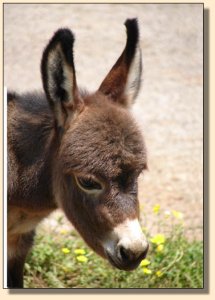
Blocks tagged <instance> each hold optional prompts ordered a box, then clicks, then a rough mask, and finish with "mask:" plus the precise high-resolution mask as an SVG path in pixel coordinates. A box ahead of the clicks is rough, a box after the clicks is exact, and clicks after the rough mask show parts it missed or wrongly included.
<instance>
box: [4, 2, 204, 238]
mask: <svg viewBox="0 0 215 300" xmlns="http://www.w3.org/2000/svg"><path fill="white" fill-rule="evenodd" d="M132 17H138V19H139V24H140V32H141V47H142V51H143V64H144V75H143V80H144V82H143V86H142V89H141V93H140V94H139V97H138V99H137V102H136V104H135V107H134V114H135V115H136V117H137V119H138V122H139V124H140V126H141V128H142V130H143V132H144V134H145V139H146V144H147V147H148V153H149V172H147V173H146V174H145V175H144V178H143V177H141V178H140V184H139V189H140V200H141V202H142V203H144V204H145V209H146V210H151V208H152V206H153V205H154V204H155V203H160V204H161V206H162V207H163V208H164V209H177V210H180V211H181V212H183V213H184V215H185V220H186V224H187V226H188V227H193V228H196V230H195V234H197V235H198V237H199V238H201V234H202V231H201V227H202V205H203V195H202V190H203V181H202V170H203V154H202V139H203V119H202V114H203V107H202V106H203V105H202V103H203V98H202V93H203V88H202V85H203V74H202V66H203V62H202V47H203V45H202V20H203V19H202V18H203V15H202V6H201V5H194V4H192V5H187V4H186V5H185V4H177V5H176V4H175V5H167V4H165V5H164V4H160V5H157V4H156V5H155V4H145V5H143V4H129V5H125V4H122V5H117V4H107V5H104V4H94V5H92V4H81V5H80V4H79V5H78V4H76V5H75V4H71V5H64V4H58V5H54V4H52V5H51V4H50V5H44V4H34V5H33V4H30V5H24V4H22V5H21V4H19V5H17V4H13V5H12V4H8V5H5V6H4V75H5V85H6V86H7V87H9V88H11V89H16V90H18V91H26V90H31V89H40V88H41V79H40V70H39V65H40V59H41V53H42V49H43V48H44V46H45V45H46V43H47V40H48V39H49V38H50V37H51V36H52V34H53V32H54V31H55V30H56V29H58V28H59V27H64V26H66V27H69V28H71V29H72V30H73V31H74V32H75V35H76V44H75V63H76V69H77V78H78V82H80V83H81V85H83V86H86V87H88V88H89V89H90V90H94V89H96V88H97V87H98V86H99V84H100V82H101V80H102V79H103V78H104V76H105V75H106V73H107V72H108V71H109V69H110V67H111V66H112V65H113V63H114V62H115V60H116V59H117V58H118V56H119V54H120V53H121V51H122V48H123V47H124V42H125V30H124V27H123V25H122V24H123V23H124V21H125V19H126V18H132Z"/></svg>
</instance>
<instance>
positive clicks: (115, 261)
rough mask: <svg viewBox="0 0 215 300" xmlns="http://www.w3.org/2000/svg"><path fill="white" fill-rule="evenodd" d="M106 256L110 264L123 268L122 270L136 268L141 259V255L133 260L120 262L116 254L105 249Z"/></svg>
mask: <svg viewBox="0 0 215 300" xmlns="http://www.w3.org/2000/svg"><path fill="white" fill-rule="evenodd" d="M106 256H107V259H108V261H109V262H110V264H111V265H112V266H113V267H115V268H117V269H119V270H123V271H132V270H134V269H136V268H137V267H138V266H139V264H140V262H141V261H142V259H143V257H142V256H141V257H139V258H138V259H136V260H135V261H132V262H129V263H128V262H121V261H120V260H119V259H118V258H117V257H116V256H113V255H111V254H110V253H109V252H107V251H106Z"/></svg>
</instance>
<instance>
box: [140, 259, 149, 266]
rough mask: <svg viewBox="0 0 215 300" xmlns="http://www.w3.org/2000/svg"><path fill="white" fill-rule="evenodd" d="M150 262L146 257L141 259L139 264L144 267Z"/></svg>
mask: <svg viewBox="0 0 215 300" xmlns="http://www.w3.org/2000/svg"><path fill="white" fill-rule="evenodd" d="M150 263H151V262H150V261H149V260H148V259H146V258H145V259H143V260H142V261H141V263H140V266H141V267H145V266H148V265H149V264H150Z"/></svg>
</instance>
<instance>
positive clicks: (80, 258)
mask: <svg viewBox="0 0 215 300" xmlns="http://www.w3.org/2000/svg"><path fill="white" fill-rule="evenodd" d="M76 259H77V261H79V262H82V263H85V262H87V261H88V258H87V257H86V256H84V255H79V256H77V257H76Z"/></svg>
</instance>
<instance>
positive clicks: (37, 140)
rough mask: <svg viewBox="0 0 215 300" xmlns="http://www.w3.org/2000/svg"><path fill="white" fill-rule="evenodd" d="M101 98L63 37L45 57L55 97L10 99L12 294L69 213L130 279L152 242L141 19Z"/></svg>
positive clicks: (70, 39)
mask: <svg viewBox="0 0 215 300" xmlns="http://www.w3.org/2000/svg"><path fill="white" fill-rule="evenodd" d="M125 26H126V30H127V41H126V45H125V48H124V51H123V52H122V54H121V56H120V57H119V59H118V60H117V62H116V63H115V64H114V66H113V67H112V69H111V70H110V72H109V73H108V75H107V76H106V78H105V79H104V80H103V82H102V83H101V85H100V87H99V88H98V90H97V91H96V92H95V93H93V94H90V93H88V92H83V91H81V90H79V88H78V86H77V82H76V74H75V67H74V61H73V43H74V36H73V34H72V32H71V31H70V30H69V29H59V30H58V31H57V32H56V33H55V34H54V36H53V38H52V39H51V40H50V42H49V43H48V45H47V47H46V48H45V50H44V52H43V56H42V62H41V74H42V82H43V88H44V92H45V93H38V94H31V93H29V94H25V95H18V94H16V93H11V92H9V93H8V287H10V288H14V287H23V267H24V263H25V259H26V255H27V253H28V251H29V249H30V247H31V246H32V243H33V236H34V230H35V228H36V226H37V224H38V223H39V222H40V221H41V220H42V219H43V218H45V217H46V216H48V215H49V213H51V212H52V211H53V210H55V209H56V208H59V207H60V208H61V209H62V210H63V211H64V213H65V215H66V216H67V218H68V219H69V220H70V221H71V223H72V224H73V225H74V226H75V228H76V229H77V230H78V231H79V233H80V235H81V236H82V238H83V239H84V240H85V241H86V243H87V244H88V245H89V246H90V247H91V248H92V249H93V250H94V251H95V252H96V253H98V254H99V255H101V256H102V257H104V258H106V259H108V260H109V262H110V263H111V264H112V265H113V266H115V267H117V268H119V269H122V270H132V269H135V268H136V267H137V266H138V265H139V263H140V261H141V260H142V259H143V258H144V257H145V256H146V253H147V250H148V243H147V241H146V238H145V236H144V235H143V233H142V231H141V228H140V225H139V222H138V217H139V203H138V198H137V179H138V176H139V174H140V173H141V172H142V171H143V170H144V169H146V168H147V160H146V150H145V145H144V141H143V137H142V135H141V133H140V132H139V130H138V128H137V126H136V124H135V122H134V120H133V119H132V117H131V115H130V113H129V110H128V108H129V107H130V105H131V104H132V103H133V101H134V99H135V98H136V96H137V94H138V90H139V87H140V81H141V50H140V47H139V32H138V24H137V20H136V19H128V20H127V21H126V22H125Z"/></svg>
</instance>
